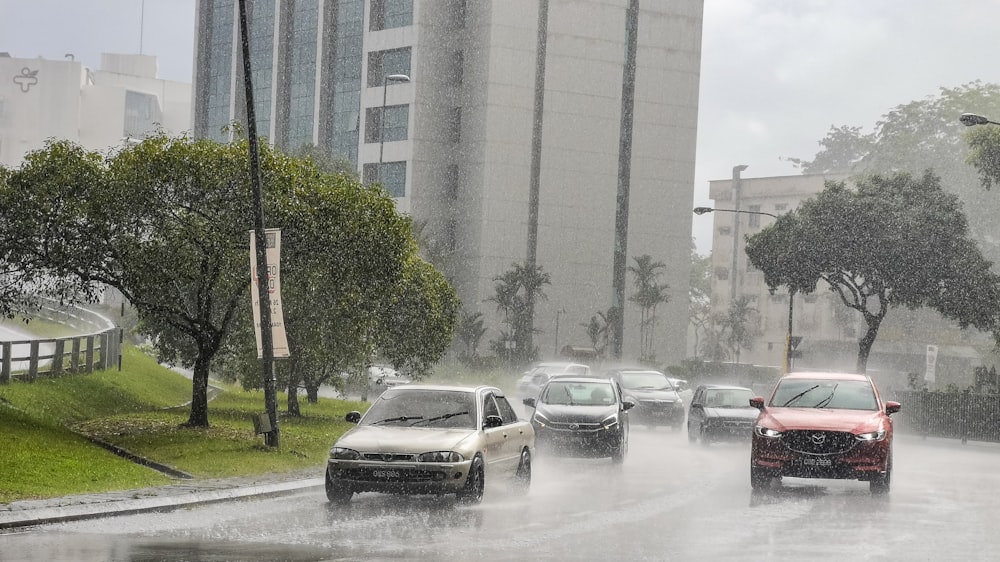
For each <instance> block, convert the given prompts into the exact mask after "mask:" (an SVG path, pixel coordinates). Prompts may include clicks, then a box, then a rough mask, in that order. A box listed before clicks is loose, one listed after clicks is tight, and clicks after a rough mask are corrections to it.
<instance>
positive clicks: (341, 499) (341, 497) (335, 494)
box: [326, 470, 354, 503]
mask: <svg viewBox="0 0 1000 562" xmlns="http://www.w3.org/2000/svg"><path fill="white" fill-rule="evenodd" d="M353 495H354V491H353V490H351V489H350V488H348V487H347V486H345V485H344V484H343V483H341V482H337V481H335V480H334V479H333V477H332V476H330V471H329V470H327V471H326V499H328V500H330V502H331V503H350V501H351V496H353Z"/></svg>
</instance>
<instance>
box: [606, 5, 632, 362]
mask: <svg viewBox="0 0 1000 562" xmlns="http://www.w3.org/2000/svg"><path fill="white" fill-rule="evenodd" d="M638 31H639V0H629V3H628V8H627V9H626V11H625V69H624V71H623V73H622V116H621V134H620V136H619V142H618V197H617V202H616V205H615V256H614V265H613V267H612V275H611V277H612V279H611V283H612V287H613V289H612V296H611V308H612V310H613V311H614V316H613V318H612V321H613V324H614V325H613V326H612V333H611V354H612V356H613V357H614V358H615V359H621V357H622V338H623V337H624V331H625V329H624V327H625V265H626V263H625V262H626V260H627V259H628V196H629V187H630V181H631V175H632V108H633V107H634V105H635V53H636V50H637V48H638V42H639V41H638V36H639V34H638Z"/></svg>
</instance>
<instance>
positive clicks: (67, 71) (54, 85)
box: [0, 53, 191, 167]
mask: <svg viewBox="0 0 1000 562" xmlns="http://www.w3.org/2000/svg"><path fill="white" fill-rule="evenodd" d="M158 127H159V128H162V129H163V130H164V131H166V132H167V133H169V134H179V133H183V132H187V131H189V130H190V128H191V85H190V84H187V83H182V82H174V81H168V80H160V79H158V78H156V58H155V57H151V56H145V55H116V54H103V55H101V68H100V69H99V70H92V69H89V68H87V67H85V66H84V65H83V64H81V63H80V62H78V61H75V60H73V59H72V58H68V59H66V60H46V59H40V58H35V59H24V58H15V57H12V56H10V54H9V53H0V164H3V165H4V166H7V167H16V166H18V165H20V163H21V162H22V160H23V158H24V156H25V154H27V153H28V152H30V151H32V150H37V149H40V148H43V147H44V145H45V141H46V139H50V138H56V139H65V140H70V141H74V142H77V143H79V144H80V145H81V146H83V147H84V148H87V149H90V150H98V151H105V150H108V149H110V148H113V147H116V146H120V145H121V144H122V141H123V139H125V138H133V139H134V138H142V137H143V136H145V135H146V134H148V133H150V132H152V131H154V130H156V129H157V128H158Z"/></svg>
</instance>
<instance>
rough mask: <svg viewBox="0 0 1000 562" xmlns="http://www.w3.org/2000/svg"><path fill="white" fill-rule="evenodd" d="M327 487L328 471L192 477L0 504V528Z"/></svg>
mask: <svg viewBox="0 0 1000 562" xmlns="http://www.w3.org/2000/svg"><path fill="white" fill-rule="evenodd" d="M322 487H323V469H322V467H320V468H317V469H308V470H300V471H295V472H288V473H277V474H263V475H259V476H246V477H235V478H219V479H211V480H188V481H184V482H178V483H176V484H169V485H167V486H160V487H155V488H143V489H139V490H123V491H120V492H107V493H103V494H88V495H79V496H65V497H61V498H51V499H47V500H25V501H17V502H13V503H9V504H0V530H3V529H13V528H18V527H30V526H33V525H41V524H45V523H58V522H62V521H77V520H81V519H95V518H99V517H109V516H112V515H128V514H134V513H144V512H150V511H169V510H172V509H176V508H178V507H183V506H190V505H196V504H203V503H212V502H220V501H227V500H235V499H239V498H245V497H250V496H266V495H277V494H285V493H292V492H297V491H299V490H305V489H309V488H322Z"/></svg>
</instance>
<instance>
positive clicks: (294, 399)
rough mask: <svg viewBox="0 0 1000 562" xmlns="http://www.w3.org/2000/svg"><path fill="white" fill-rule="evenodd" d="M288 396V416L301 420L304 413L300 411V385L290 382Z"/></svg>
mask: <svg viewBox="0 0 1000 562" xmlns="http://www.w3.org/2000/svg"><path fill="white" fill-rule="evenodd" d="M287 394H288V415H290V416H295V417H297V418H301V417H302V411H301V410H300V409H299V385H298V383H293V382H289V383H288V388H287Z"/></svg>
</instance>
